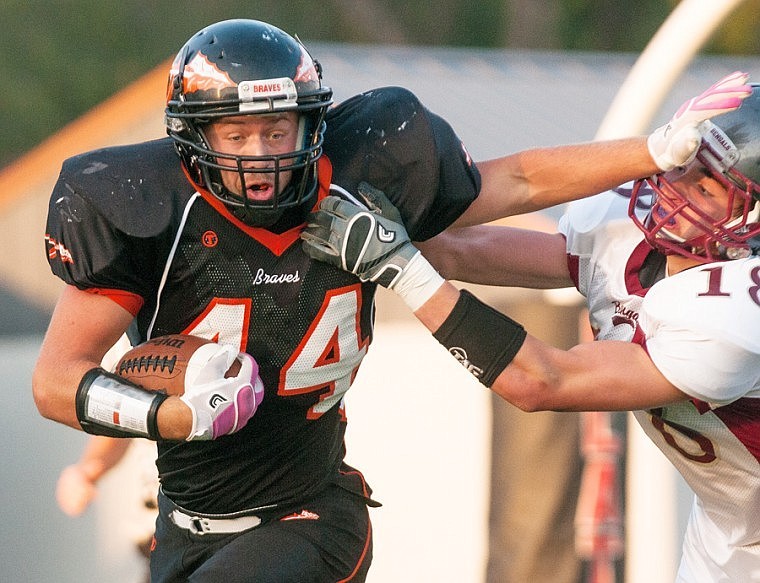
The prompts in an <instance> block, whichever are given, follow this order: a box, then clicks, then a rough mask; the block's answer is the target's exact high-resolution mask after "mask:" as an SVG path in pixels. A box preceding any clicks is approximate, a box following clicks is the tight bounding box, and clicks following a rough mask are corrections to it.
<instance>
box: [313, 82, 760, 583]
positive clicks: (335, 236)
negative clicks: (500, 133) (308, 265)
mask: <svg viewBox="0 0 760 583" xmlns="http://www.w3.org/2000/svg"><path fill="white" fill-rule="evenodd" d="M751 87H752V91H751V94H750V95H749V97H747V98H746V99H745V100H744V101H743V103H742V105H741V106H740V107H739V108H738V109H737V110H735V111H731V112H728V113H724V114H722V115H718V116H716V117H714V118H713V119H712V120H711V121H707V122H704V123H703V124H702V132H703V137H702V142H701V145H700V147H699V149H698V151H697V154H696V156H695V157H694V158H693V159H692V160H691V161H690V162H689V163H688V164H686V165H685V166H680V167H676V168H672V169H670V170H669V171H666V172H663V173H661V174H657V175H655V176H653V177H651V178H649V179H646V180H640V181H637V182H635V183H629V184H627V185H624V186H623V187H620V188H618V189H616V190H615V191H610V192H607V193H604V194H602V195H600V196H598V197H594V198H593V199H588V200H586V201H581V202H577V203H573V204H572V205H571V206H570V207H569V209H568V212H567V213H566V214H565V216H564V217H563V218H562V220H561V221H560V229H559V230H560V232H559V233H553V234H552V233H538V232H531V231H524V230H518V229H512V228H508V227H497V226H478V227H472V228H467V229H461V230H459V231H458V232H456V231H455V232H450V233H447V234H444V235H442V236H440V237H438V238H437V239H436V243H435V248H434V249H433V248H432V247H428V246H427V244H424V245H418V247H419V248H420V249H422V250H423V251H424V252H425V254H426V255H425V256H426V258H427V260H430V262H432V264H433V265H435V267H436V268H437V269H438V271H439V272H440V273H441V274H443V275H444V276H445V277H447V278H448V279H455V280H460V281H468V282H473V283H481V284H490V285H509V286H522V287H536V288H552V287H566V286H569V285H575V286H576V287H577V288H578V290H579V291H580V292H581V293H582V294H583V295H584V296H585V297H586V299H587V304H588V308H589V314H590V321H591V325H592V327H593V329H594V332H595V335H596V340H597V341H595V342H591V343H585V344H579V345H577V346H575V347H573V348H572V349H570V350H566V351H565V350H559V349H555V348H553V347H551V346H548V345H546V344H545V343H542V342H541V341H539V340H538V339H536V338H534V337H532V336H530V335H527V334H526V333H525V331H524V329H523V327H522V326H520V324H518V323H517V322H515V321H513V320H511V319H510V318H508V317H506V316H504V315H502V314H500V313H498V312H497V311H495V310H493V309H492V308H490V307H488V306H486V305H485V304H483V303H482V302H480V301H479V300H477V299H476V298H475V297H474V296H472V294H470V293H469V292H467V291H464V290H463V291H461V292H460V290H458V289H457V288H456V287H454V286H453V285H452V284H451V283H449V282H447V281H445V280H444V279H443V278H442V277H441V276H440V275H439V273H438V272H436V270H435V269H434V268H433V267H432V266H431V264H430V263H428V261H427V260H426V259H425V258H423V257H422V255H420V254H419V253H418V251H417V248H416V247H415V246H413V245H412V244H411V243H410V242H409V240H408V238H407V237H406V235H405V231H404V229H403V227H402V226H401V225H400V224H398V223H397V222H394V221H392V220H389V217H391V218H392V217H393V215H392V214H389V213H392V209H390V208H386V209H384V212H382V213H380V214H371V213H369V212H366V211H362V210H360V209H357V208H355V207H349V206H347V204H345V203H340V202H338V201H335V200H328V201H325V202H324V203H323V204H322V210H320V212H319V213H318V214H317V215H314V216H313V217H312V221H311V226H310V227H309V229H308V230H307V233H306V235H305V236H304V240H305V247H306V248H308V249H310V250H311V251H310V252H311V253H312V254H313V255H314V256H315V257H318V258H321V259H323V260H327V261H333V262H335V261H336V260H337V261H340V262H342V264H343V266H344V268H346V269H349V270H353V271H354V272H355V273H357V274H359V276H360V277H363V278H369V279H373V278H377V277H381V278H382V279H385V280H389V279H390V278H389V277H388V273H395V274H396V277H395V279H393V280H392V281H391V282H390V285H389V286H388V287H390V288H391V289H393V290H394V291H396V292H397V293H398V294H399V295H400V296H401V297H402V298H404V299H405V300H406V301H407V304H408V305H410V307H412V309H414V311H415V315H416V316H417V317H418V318H419V319H420V321H422V322H423V324H425V325H426V326H427V327H428V329H430V331H431V332H433V334H434V336H435V337H436V339H438V340H439V342H441V343H442V344H443V345H444V347H446V348H447V349H448V350H449V352H450V353H451V354H452V355H454V356H455V357H456V358H457V359H458V360H459V361H460V362H461V363H462V364H464V365H465V366H466V367H467V368H468V370H470V371H471V372H472V373H473V374H475V376H477V377H478V379H479V380H480V381H481V382H482V383H483V384H485V385H486V386H489V387H490V388H491V389H492V390H494V391H495V392H496V393H498V394H499V395H501V396H502V397H504V398H505V399H506V400H508V401H509V402H511V403H513V404H514V405H516V406H518V407H519V408H521V409H523V410H526V411H539V410H554V411H588V410H632V411H635V416H636V418H637V420H638V421H639V423H640V424H641V425H642V427H643V428H644V431H645V432H646V433H647V435H648V436H649V437H650V438H651V439H652V441H653V442H654V443H655V444H656V445H657V446H658V447H659V448H660V449H661V450H662V451H663V452H664V454H665V455H666V456H667V457H668V458H669V459H670V460H671V461H672V463H673V464H674V466H675V467H676V468H677V469H678V471H679V472H680V473H681V474H682V475H683V477H684V478H685V480H686V481H687V482H688V484H689V485H690V487H691V488H692V489H693V490H694V492H695V494H696V496H695V501H694V505H693V509H692V512H691V517H690V520H689V523H688V527H687V532H686V534H685V539H684V546H683V553H682V560H681V564H680V567H679V570H678V574H677V581H678V582H683V583H685V582H689V583H708V582H709V583H717V582H729V581H730V582H732V583H736V582H749V581H760V335H758V330H760V257H758V256H757V253H758V251H759V250H760V222H758V221H759V219H758V206H760V205H759V204H758V200H760V85H751ZM410 298H411V299H410Z"/></svg>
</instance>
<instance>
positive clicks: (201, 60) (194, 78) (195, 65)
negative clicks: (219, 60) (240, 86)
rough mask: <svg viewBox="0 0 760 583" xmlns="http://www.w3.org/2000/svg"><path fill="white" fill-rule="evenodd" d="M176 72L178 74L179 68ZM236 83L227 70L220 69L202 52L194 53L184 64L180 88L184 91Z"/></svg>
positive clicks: (192, 91) (203, 89) (213, 88)
mask: <svg viewBox="0 0 760 583" xmlns="http://www.w3.org/2000/svg"><path fill="white" fill-rule="evenodd" d="M176 74H179V68H178V69H177V71H176ZM236 85H237V83H235V82H234V81H233V80H232V79H231V78H230V76H229V74H227V72H225V71H221V70H220V69H219V68H218V67H217V66H216V65H214V64H213V63H212V62H211V61H209V60H208V57H206V55H204V54H203V53H198V54H196V55H195V56H194V57H193V58H192V59H191V60H190V61H189V62H188V63H187V64H186V65H185V70H184V71H183V73H182V89H183V91H184V92H185V93H195V92H196V91H212V90H215V89H226V88H227V87H235V86H236Z"/></svg>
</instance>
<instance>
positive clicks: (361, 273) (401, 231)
mask: <svg viewBox="0 0 760 583" xmlns="http://www.w3.org/2000/svg"><path fill="white" fill-rule="evenodd" d="M374 196H380V197H382V199H379V200H381V202H382V204H378V205H377V208H379V209H383V212H384V214H393V213H392V212H390V211H391V209H394V210H395V207H393V205H392V204H391V202H390V201H388V200H387V198H385V195H384V194H382V193H380V192H379V191H377V192H376V193H374ZM376 200H377V199H376ZM394 216H398V215H397V213H396V215H394ZM301 239H303V248H304V251H305V252H306V253H308V254H309V255H310V256H311V257H312V258H314V259H317V260H319V261H324V262H326V263H329V264H330V265H334V266H335V267H338V268H340V269H343V270H344V271H348V272H350V273H353V274H355V275H356V276H358V277H359V279H360V280H361V281H372V282H375V283H378V284H380V285H382V286H383V287H387V288H388V289H392V290H394V291H395V292H396V293H397V294H399V296H401V298H402V299H403V300H404V301H405V302H406V304H407V305H408V306H409V307H410V308H412V310H416V309H417V308H419V307H420V306H421V305H422V304H424V303H425V302H426V301H427V300H428V299H429V298H430V296H432V295H433V294H434V293H435V291H436V290H437V289H438V288H439V287H440V286H441V284H442V283H443V279H442V278H441V276H440V275H438V272H436V271H435V269H433V267H432V266H431V265H430V264H429V263H428V262H427V260H426V259H425V258H424V257H422V254H421V253H420V252H419V250H418V249H417V248H416V247H415V246H414V245H412V242H411V241H410V240H409V235H408V234H407V232H406V229H405V228H404V226H403V225H402V224H401V223H399V222H396V221H393V220H391V219H390V218H387V217H386V216H380V215H379V214H378V213H377V212H373V211H369V210H366V209H363V208H361V207H359V206H357V205H355V204H353V203H351V202H348V201H346V200H343V199H341V198H339V197H337V196H328V197H325V198H324V199H323V200H322V202H321V203H320V207H319V210H318V211H317V212H315V213H312V214H311V215H310V216H309V223H308V225H307V226H306V229H305V230H304V231H303V232H302V233H301Z"/></svg>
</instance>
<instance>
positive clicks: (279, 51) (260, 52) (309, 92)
mask: <svg viewBox="0 0 760 583" xmlns="http://www.w3.org/2000/svg"><path fill="white" fill-rule="evenodd" d="M331 104H332V90H331V89H330V88H329V87H325V86H323V85H322V74H321V68H320V66H319V63H318V62H317V61H315V60H313V59H312V57H311V56H310V55H309V53H308V51H307V50H306V48H305V47H304V46H303V44H301V42H300V41H299V40H297V39H295V38H293V37H292V36H290V35H288V34H287V33H285V32H283V31H282V30H280V29H279V28H277V27H275V26H272V25H270V24H267V23H265V22H259V21H256V20H242V19H241V20H225V21H222V22H217V23H216V24H212V25H210V26H208V27H206V28H204V29H203V30H201V31H199V32H198V33H196V34H195V35H194V36H193V37H192V38H191V39H190V40H188V41H187V43H185V45H184V46H183V47H182V49H181V50H180V51H179V53H178V54H177V56H176V58H175V59H174V62H173V64H172V66H171V70H170V73H169V83H168V87H167V96H166V110H165V113H166V118H165V121H166V129H167V133H168V134H169V136H171V138H172V139H173V140H174V144H175V146H176V148H177V151H178V152H179V155H180V157H181V159H182V162H183V164H184V165H185V168H186V169H187V170H188V173H189V175H190V177H191V179H192V180H193V182H195V183H196V185H197V186H199V187H201V188H205V189H206V190H208V191H209V192H211V193H212V194H213V195H214V196H216V197H217V198H219V199H220V200H221V201H222V202H224V204H226V205H227V206H228V208H230V210H231V211H232V212H233V214H235V216H237V217H238V218H240V219H241V220H243V221H244V222H245V223H247V224H249V225H252V226H261V227H268V226H271V225H273V224H274V223H276V222H277V221H278V220H279V218H280V217H281V216H282V215H283V213H284V212H285V211H286V210H288V209H292V208H295V207H305V206H306V204H307V203H309V202H310V201H311V200H312V199H313V197H314V195H315V193H316V191H317V169H316V162H317V160H318V159H319V157H320V156H321V154H322V142H323V139H324V131H325V122H324V118H325V114H326V112H327V109H328V107H329V106H330V105H331ZM280 111H297V112H298V113H299V145H298V146H297V149H296V150H295V151H293V152H288V153H285V154H280V155H272V156H235V155H230V154H225V153H224V152H218V151H214V150H212V149H211V148H210V147H209V144H208V142H207V140H206V137H205V135H204V126H205V125H206V124H208V123H210V122H213V121H214V120H216V119H219V118H222V117H225V116H239V115H257V114H266V113H272V112H280ZM220 158H221V159H225V160H232V161H233V163H234V165H235V166H236V167H237V172H238V173H239V174H240V179H241V183H243V184H244V183H245V182H246V181H245V174H246V173H250V172H253V173H256V172H267V173H274V176H275V184H274V190H275V195H274V197H273V199H271V200H268V201H266V202H264V203H260V202H252V201H249V200H248V199H247V197H245V196H240V195H238V194H235V193H232V192H230V191H229V190H228V189H226V188H225V187H224V185H223V183H222V179H221V174H220V171H221V170H227V171H229V170H230V166H223V165H221V164H220V163H219V159H220ZM250 162H259V164H257V166H258V168H251V167H250V166H252V164H250ZM261 162H264V163H266V164H261ZM262 166H268V167H267V168H262ZM233 171H234V167H233ZM288 171H290V172H292V173H293V174H292V177H291V180H290V183H289V184H288V186H287V187H286V188H285V189H283V191H282V192H280V173H281V172H288Z"/></svg>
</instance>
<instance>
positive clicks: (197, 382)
mask: <svg viewBox="0 0 760 583" xmlns="http://www.w3.org/2000/svg"><path fill="white" fill-rule="evenodd" d="M236 360H237V361H238V362H239V363H240V370H239V371H238V372H237V374H235V375H234V376H230V377H229V378H225V376H224V375H225V374H226V373H227V372H228V371H229V370H230V367H231V366H232V365H233V363H235V361H236ZM263 398H264V384H263V383H262V381H261V378H260V377H259V365H258V364H256V361H255V360H254V359H253V357H252V356H251V355H249V354H246V353H244V352H241V353H239V354H238V352H237V351H236V350H235V349H234V348H232V347H231V346H227V345H221V344H205V345H203V346H201V347H200V348H199V349H198V350H196V351H195V353H193V355H192V356H191V357H190V360H189V362H188V366H187V372H186V374H185V393H184V394H183V395H182V396H181V397H180V399H182V401H183V402H184V403H185V404H186V405H187V406H188V407H190V409H191V411H192V412H193V427H192V430H191V431H190V435H188V436H187V441H193V440H209V439H216V438H217V437H220V436H222V435H228V434H230V433H235V432H236V431H239V430H240V429H242V428H243V427H245V424H246V423H248V421H249V420H250V418H251V417H253V414H254V413H256V409H257V408H258V406H259V405H260V404H261V401H262V399H263Z"/></svg>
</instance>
